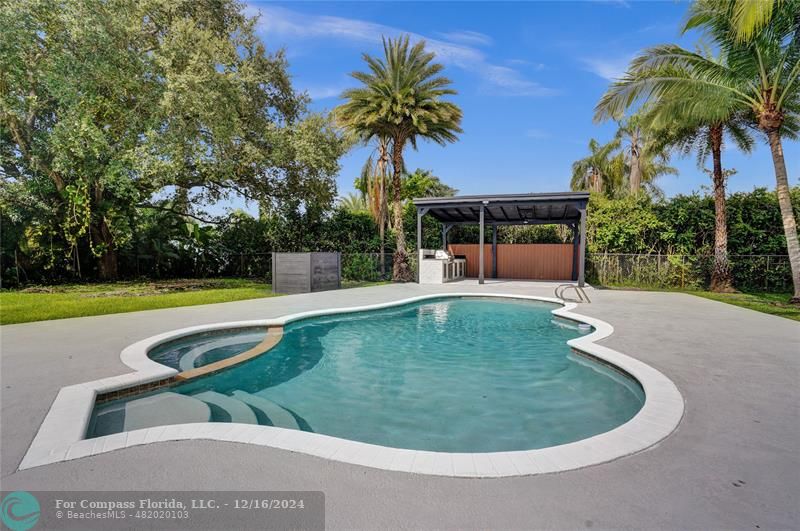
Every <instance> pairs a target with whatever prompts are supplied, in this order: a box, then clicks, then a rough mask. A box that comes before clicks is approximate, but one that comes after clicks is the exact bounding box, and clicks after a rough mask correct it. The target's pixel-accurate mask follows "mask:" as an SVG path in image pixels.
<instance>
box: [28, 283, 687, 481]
mask: <svg viewBox="0 0 800 531" xmlns="http://www.w3.org/2000/svg"><path fill="white" fill-rule="evenodd" d="M442 297H448V298H449V297H483V298H495V297H496V298H512V299H523V300H535V301H543V302H550V303H555V304H561V305H562V307H561V308H557V309H555V310H552V313H553V315H556V316H559V317H563V318H566V319H570V320H573V321H578V322H582V323H586V324H589V325H591V326H593V327H594V331H593V332H592V333H590V334H587V335H585V336H581V337H578V338H574V339H571V340H569V341H567V344H568V345H569V346H570V347H572V348H573V349H575V350H576V351H578V352H579V353H583V354H587V355H589V357H595V358H598V359H599V360H601V361H603V362H606V363H608V364H610V365H612V366H614V367H618V368H619V369H621V370H622V371H624V372H626V373H628V374H629V375H630V376H632V377H633V378H635V379H636V380H637V381H638V382H639V384H640V385H641V386H642V388H643V389H644V392H645V402H644V405H643V406H642V408H641V409H640V410H639V412H638V413H637V414H636V415H635V416H634V417H633V418H632V419H630V420H629V421H627V422H626V423H624V424H622V425H620V426H618V427H617V428H614V429H613V430H611V431H607V432H604V433H601V434H598V435H595V436H593V437H589V438H586V439H581V440H579V441H575V442H572V443H567V444H562V445H559V446H551V447H548V448H541V449H536V450H519V451H507V452H488V453H448V452H432V451H423V450H409V449H401V448H391V447H386V446H379V445H374V444H369V443H363V442H358V441H352V440H348V439H341V438H338V437H333V436H329V435H323V434H318V433H310V432H304V431H299V430H292V429H286V428H277V427H272V426H260V425H252V424H234V423H210V422H206V423H196V424H176V425H168V426H157V427H153V428H146V429H141V430H136V431H130V432H122V433H115V434H112V435H107V436H103V437H97V438H94V439H84V436H85V433H86V428H87V426H88V422H89V418H90V416H91V412H92V409H93V408H94V403H95V398H96V397H97V395H98V394H103V393H108V392H112V391H116V390H120V389H127V388H130V387H137V386H144V385H145V384H149V383H152V382H156V381H159V380H163V379H168V378H172V377H174V376H175V375H177V374H178V373H179V371H177V370H176V369H172V368H169V367H166V366H164V365H161V364H159V363H157V362H155V361H153V360H151V359H150V358H149V357H147V353H148V352H149V351H150V350H151V349H153V348H155V347H156V346H158V345H160V344H162V343H164V342H167V341H171V340H174V339H179V338H181V337H185V336H187V335H191V334H194V333H198V332H209V331H214V330H221V329H231V328H243V327H253V326H259V327H260V326H264V327H269V326H285V325H286V324H288V323H290V322H293V321H297V320H300V319H306V318H309V317H318V316H323V315H330V314H338V313H353V312H361V311H368V310H378V309H382V308H389V307H393V306H399V305H404V304H410V303H414V302H419V301H424V300H428V299H437V298H442ZM577 306H578V305H577V304H576V303H572V302H564V301H562V300H560V299H555V298H550V297H538V296H532V295H517V294H505V293H474V292H464V293H436V294H429V295H422V296H417V297H411V298H406V299H401V300H396V301H391V302H387V303H380V304H373V305H365V306H358V307H345V308H331V309H324V310H313V311H308V312H301V313H295V314H290V315H286V316H283V317H280V318H277V319H266V320H251V321H236V322H227V323H215V324H212V325H199V326H192V327H187V328H182V329H179V330H175V331H171V332H167V333H164V334H158V335H156V336H152V337H150V338H147V339H144V340H141V341H138V342H136V343H134V344H132V345H130V346H128V347H126V348H125V349H124V350H123V351H122V352H121V354H120V359H121V360H122V362H123V363H125V364H126V365H127V366H129V367H131V368H132V369H134V370H135V372H132V373H128V374H124V375H121V376H114V377H111V378H104V379H101V380H95V381H92V382H87V383H82V384H77V385H71V386H67V387H63V388H61V390H60V391H59V393H58V395H57V396H56V399H55V400H54V401H53V404H52V406H51V407H50V410H49V411H48V413H47V416H46V417H45V419H44V421H43V422H42V425H41V426H40V428H39V431H38V432H37V434H36V437H35V438H34V440H33V442H32V443H31V446H30V447H29V449H28V451H27V453H26V454H25V457H24V458H23V460H22V462H21V463H20V465H19V469H20V470H24V469H27V468H33V467H37V466H42V465H46V464H52V463H56V462H61V461H68V460H72V459H78V458H81V457H86V456H89V455H97V454H101V453H105V452H110V451H113V450H117V449H121V448H128V447H132V446H139V445H143V444H149V443H154V442H166V441H180V440H215V441H224V442H236V443H245V444H251V445H257V446H267V447H271V448H278V449H283V450H289V451H293V452H299V453H303V454H307V455H312V456H316V457H321V458H324V459H330V460H334V461H339V462H343V463H347V464H354V465H361V466H367V467H371V468H377V469H382V470H391V471H402V472H410V473H416V474H425V475H437V476H449V477H485V478H490V477H494V478H499V477H513V476H528V475H536V474H548V473H555V472H566V471H569V470H575V469H579V468H585V467H587V466H592V465H598V464H602V463H606V462H609V461H613V460H616V459H619V458H622V457H626V456H629V455H632V454H635V453H638V452H641V451H643V450H646V449H648V448H651V447H652V446H654V445H656V444H657V443H659V442H661V441H662V440H664V439H665V438H666V437H668V436H669V435H670V434H671V433H672V432H673V431H674V430H675V429H676V428H677V426H678V424H679V423H680V421H681V419H682V417H683V413H684V401H683V397H682V396H681V394H680V392H679V391H678V388H677V387H676V386H675V384H674V383H673V382H672V381H671V380H670V379H668V378H667V377H666V376H665V375H664V374H662V373H661V372H660V371H658V370H656V369H654V368H653V367H651V366H649V365H647V364H645V363H643V362H641V361H639V360H637V359H635V358H632V357H630V356H627V355H625V354H622V353H620V352H617V351H615V350H613V349H610V348H608V347H605V346H603V345H599V344H597V341H599V340H602V339H604V338H606V337H608V336H610V335H611V334H612V333H613V331H614V328H613V327H612V326H611V325H610V324H608V323H606V322H605V321H602V320H600V319H596V318H594V317H588V316H585V315H581V314H577V313H573V311H572V310H574V309H575V308H576V307H577Z"/></svg>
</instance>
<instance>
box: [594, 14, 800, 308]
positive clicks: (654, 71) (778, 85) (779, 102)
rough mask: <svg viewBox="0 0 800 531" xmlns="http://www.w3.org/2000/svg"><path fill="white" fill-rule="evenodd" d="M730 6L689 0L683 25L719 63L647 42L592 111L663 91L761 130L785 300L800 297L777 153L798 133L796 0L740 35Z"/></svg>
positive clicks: (793, 231) (799, 25) (610, 110)
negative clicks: (785, 259)
mask: <svg viewBox="0 0 800 531" xmlns="http://www.w3.org/2000/svg"><path fill="white" fill-rule="evenodd" d="M734 7H735V3H731V2H729V1H727V0H699V1H696V2H695V3H694V4H692V7H691V9H690V16H689V19H688V21H687V23H686V25H685V28H684V30H685V31H687V30H689V29H692V28H701V29H703V30H704V31H705V33H706V35H707V36H708V37H710V38H711V39H712V40H713V43H714V44H715V45H716V46H717V47H718V48H719V49H720V50H721V51H722V53H723V54H724V55H725V57H726V61H725V62H720V61H715V60H713V58H709V57H707V55H704V54H702V53H697V52H692V51H688V50H685V49H683V48H681V47H680V46H677V45H663V46H657V47H655V48H651V49H649V50H647V51H646V52H645V53H643V54H642V55H641V56H639V57H637V58H636V59H634V61H633V62H632V63H631V66H630V68H629V70H628V72H627V74H626V75H625V76H624V78H623V79H622V80H620V81H619V82H617V83H615V84H614V85H613V86H612V87H611V89H610V90H609V91H608V93H606V95H605V96H604V97H603V100H602V101H601V103H600V105H599V108H598V110H599V115H600V117H602V116H603V115H605V114H608V115H617V114H619V113H621V112H622V111H624V109H626V108H629V107H631V106H633V105H634V104H635V102H636V101H639V100H642V99H645V100H647V99H659V98H668V99H670V100H673V101H683V102H685V103H686V104H689V103H691V105H694V106H696V107H701V106H709V107H711V108H717V109H719V110H721V111H723V110H724V113H725V114H727V115H734V114H741V115H742V116H744V117H745V118H746V119H747V120H748V122H749V124H750V125H751V126H752V127H754V128H756V129H757V130H759V131H760V132H762V133H763V134H764V136H765V137H766V140H767V143H768V144H769V147H770V151H771V154H772V160H773V164H774V168H775V180H776V191H777V195H778V200H779V204H780V209H781V216H782V219H783V228H784V233H785V235H786V247H787V250H788V254H789V261H790V264H791V269H792V279H793V282H794V296H793V298H792V301H793V302H795V303H800V243H799V242H798V239H797V221H796V219H795V216H794V213H793V210H792V204H791V197H790V193H789V180H788V174H787V170H786V161H785V158H784V153H783V140H784V139H786V138H796V137H797V133H798V122H799V121H800V81H798V77H800V17H798V13H800V1H799V0H783V1H782V2H779V3H776V4H775V5H774V6H773V7H772V9H771V14H770V17H769V19H768V20H767V21H766V22H764V23H763V24H762V26H763V27H762V28H761V29H760V30H759V31H758V32H757V33H755V34H754V35H753V36H751V38H749V39H747V40H743V39H741V38H740V37H739V36H738V35H739V33H737V29H736V27H735V26H734V21H735V20H736V19H735V17H734V13H733V8H734Z"/></svg>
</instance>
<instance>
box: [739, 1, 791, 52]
mask: <svg viewBox="0 0 800 531" xmlns="http://www.w3.org/2000/svg"><path fill="white" fill-rule="evenodd" d="M726 1H727V3H728V10H729V11H730V17H731V21H732V26H733V28H732V29H733V37H734V38H735V39H737V40H738V41H739V42H743V41H744V42H746V41H749V40H751V39H752V38H753V37H755V36H756V35H758V33H759V32H760V31H761V30H762V29H764V27H765V26H766V25H767V24H769V22H770V20H772V14H773V13H774V12H775V7H776V6H778V7H780V5H781V4H782V3H783V0H726Z"/></svg>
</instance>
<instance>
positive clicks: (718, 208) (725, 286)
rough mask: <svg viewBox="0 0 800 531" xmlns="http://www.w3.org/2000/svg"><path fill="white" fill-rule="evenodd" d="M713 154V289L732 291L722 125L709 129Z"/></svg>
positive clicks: (722, 291) (719, 291)
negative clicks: (723, 168)
mask: <svg viewBox="0 0 800 531" xmlns="http://www.w3.org/2000/svg"><path fill="white" fill-rule="evenodd" d="M709 135H710V137H711V156H712V158H713V160H714V172H713V174H712V178H713V180H714V269H713V270H712V271H711V291H716V292H718V293H730V292H733V291H735V290H734V289H733V277H732V276H731V267H730V262H729V261H728V220H727V214H726V211H725V174H724V173H723V172H722V126H721V125H715V126H712V127H711V130H710V131H709Z"/></svg>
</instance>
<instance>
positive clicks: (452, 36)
mask: <svg viewBox="0 0 800 531" xmlns="http://www.w3.org/2000/svg"><path fill="white" fill-rule="evenodd" d="M437 35H439V36H440V37H441V38H443V39H444V40H446V41H450V42H457V43H461V44H473V45H477V46H489V45H490V44H492V38H491V37H489V36H488V35H486V34H484V33H479V32H477V31H469V30H462V31H450V32H445V33H438V34H437Z"/></svg>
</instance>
